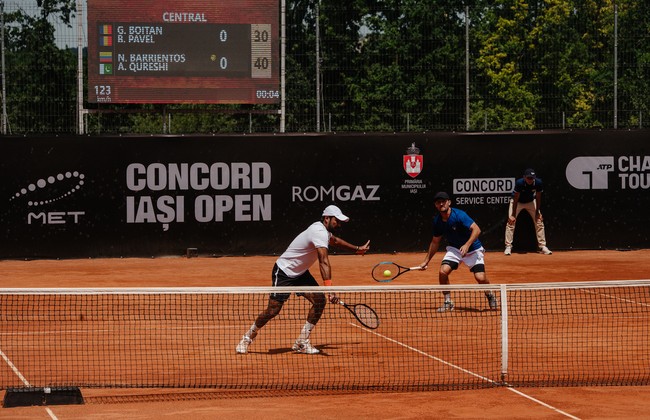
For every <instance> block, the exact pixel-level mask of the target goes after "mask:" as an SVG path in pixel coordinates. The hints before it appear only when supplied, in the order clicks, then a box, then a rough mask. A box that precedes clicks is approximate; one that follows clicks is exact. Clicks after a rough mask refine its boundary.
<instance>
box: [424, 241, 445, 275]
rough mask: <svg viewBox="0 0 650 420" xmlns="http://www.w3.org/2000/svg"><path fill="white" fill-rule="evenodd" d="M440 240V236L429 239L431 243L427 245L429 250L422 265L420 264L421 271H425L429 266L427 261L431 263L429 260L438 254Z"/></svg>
mask: <svg viewBox="0 0 650 420" xmlns="http://www.w3.org/2000/svg"><path fill="white" fill-rule="evenodd" d="M441 239H442V236H434V237H432V238H431V243H430V244H429V249H428V250H427V255H426V257H424V261H423V262H422V264H420V267H422V269H423V270H426V269H427V266H428V265H429V261H431V258H433V256H434V255H435V254H436V252H438V248H439V247H440V241H441Z"/></svg>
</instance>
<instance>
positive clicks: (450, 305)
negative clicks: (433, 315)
mask: <svg viewBox="0 0 650 420" xmlns="http://www.w3.org/2000/svg"><path fill="white" fill-rule="evenodd" d="M454 306H455V305H454V301H453V300H446V301H445V303H443V304H442V306H441V307H439V308H438V309H437V311H438V312H450V311H453V310H454Z"/></svg>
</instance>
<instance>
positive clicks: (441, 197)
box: [433, 191, 450, 201]
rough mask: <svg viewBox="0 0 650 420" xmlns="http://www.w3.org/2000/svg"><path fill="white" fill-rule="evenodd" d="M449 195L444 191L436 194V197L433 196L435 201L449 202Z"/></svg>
mask: <svg viewBox="0 0 650 420" xmlns="http://www.w3.org/2000/svg"><path fill="white" fill-rule="evenodd" d="M449 199H450V198H449V194H447V193H446V192H444V191H439V192H437V193H436V195H434V196H433V201H438V200H449Z"/></svg>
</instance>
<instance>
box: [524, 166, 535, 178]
mask: <svg viewBox="0 0 650 420" xmlns="http://www.w3.org/2000/svg"><path fill="white" fill-rule="evenodd" d="M524 176H525V177H526V178H535V170H534V169H532V168H528V169H526V170H525V171H524Z"/></svg>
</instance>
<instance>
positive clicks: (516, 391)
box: [351, 324, 580, 420]
mask: <svg viewBox="0 0 650 420" xmlns="http://www.w3.org/2000/svg"><path fill="white" fill-rule="evenodd" d="M351 325H353V326H355V327H357V328H359V329H362V330H364V331H366V332H369V333H372V334H374V335H376V336H377V337H380V338H383V339H384V340H386V341H390V342H391V343H394V344H397V345H398V346H402V347H404V348H406V349H408V350H411V351H414V352H416V353H418V354H421V355H422V356H425V357H428V358H429V359H433V360H435V361H436V362H439V363H442V364H443V365H447V366H449V367H452V368H454V369H456V370H459V371H461V372H463V373H466V374H468V375H470V376H474V377H476V378H479V379H481V380H482V381H485V382H488V383H491V384H499V382H497V381H493V380H492V379H490V378H486V377H485V376H482V375H479V374H478V373H476V372H472V371H469V370H467V369H465V368H462V367H460V366H458V365H455V364H453V363H450V362H448V361H446V360H443V359H441V358H439V357H436V356H433V355H431V354H429V353H426V352H424V351H422V350H420V349H416V348H415V347H412V346H409V345H408V344H405V343H402V342H401V341H397V340H395V339H393V338H390V337H387V336H385V335H383V334H379V333H378V332H376V331H373V330H369V329H367V328H365V327H362V326H359V325H355V324H351ZM505 389H507V390H508V391H511V392H514V393H515V394H517V395H519V396H521V397H524V398H526V399H529V400H530V401H533V402H535V403H537V404H539V405H541V406H543V407H546V408H548V409H550V410H553V411H555V412H556V413H558V414H561V415H563V416H565V417H568V418H570V419H573V420H580V418H579V417H576V416H574V415H571V414H569V413H566V412H564V411H562V410H560V409H559V408H556V407H553V406H552V405H549V404H547V403H545V402H543V401H540V400H538V399H537V398H534V397H531V396H530V395H527V394H525V393H523V392H521V391H519V390H517V389H515V388H512V387H510V386H507V387H505Z"/></svg>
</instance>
